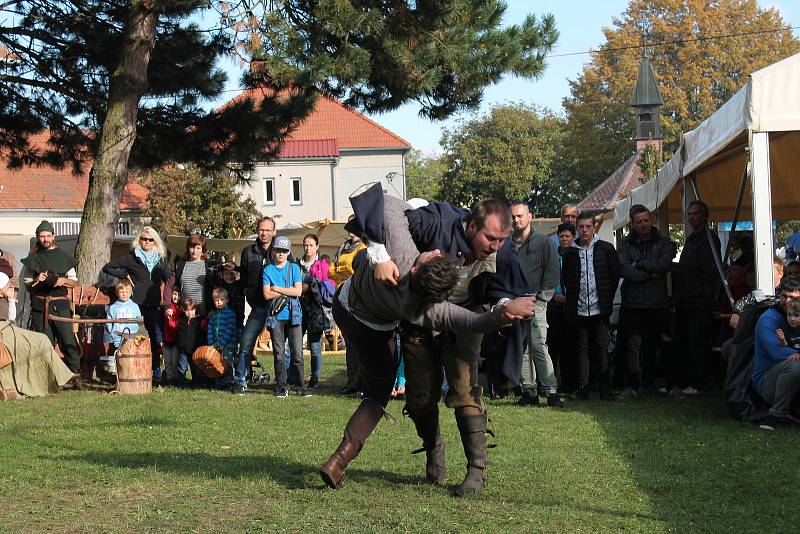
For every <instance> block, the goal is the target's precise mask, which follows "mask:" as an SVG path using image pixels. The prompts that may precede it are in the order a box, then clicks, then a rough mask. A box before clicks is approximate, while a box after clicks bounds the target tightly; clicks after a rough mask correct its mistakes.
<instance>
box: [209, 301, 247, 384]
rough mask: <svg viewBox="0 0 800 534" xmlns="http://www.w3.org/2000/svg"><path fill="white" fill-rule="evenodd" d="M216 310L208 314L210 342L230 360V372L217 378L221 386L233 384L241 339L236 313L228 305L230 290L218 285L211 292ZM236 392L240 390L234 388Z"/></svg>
mask: <svg viewBox="0 0 800 534" xmlns="http://www.w3.org/2000/svg"><path fill="white" fill-rule="evenodd" d="M211 302H212V303H213V305H214V310H213V311H212V312H211V314H210V315H209V316H208V344H209V345H212V346H214V347H219V348H221V349H222V356H223V357H224V358H225V360H226V361H227V362H228V372H227V373H225V375H224V376H221V377H219V378H218V379H217V384H218V385H219V386H220V387H221V388H224V387H229V388H230V387H231V386H233V367H234V365H235V361H234V360H235V354H236V340H237V339H239V328H238V327H237V321H236V313H235V312H234V311H233V310H232V309H231V308H230V307H229V306H228V292H227V291H225V289H223V288H221V287H218V288H216V289H214V290H213V291H212V292H211ZM234 392H235V393H236V392H238V391H237V390H235V389H234Z"/></svg>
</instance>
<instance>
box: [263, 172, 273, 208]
mask: <svg viewBox="0 0 800 534" xmlns="http://www.w3.org/2000/svg"><path fill="white" fill-rule="evenodd" d="M274 204H275V178H264V205H265V206H267V205H269V206H272V205H274Z"/></svg>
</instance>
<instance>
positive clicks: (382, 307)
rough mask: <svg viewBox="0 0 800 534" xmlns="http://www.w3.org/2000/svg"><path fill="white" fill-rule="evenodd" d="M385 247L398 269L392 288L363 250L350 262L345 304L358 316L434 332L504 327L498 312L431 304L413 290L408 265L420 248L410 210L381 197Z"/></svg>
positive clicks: (374, 322) (406, 205) (449, 304)
mask: <svg viewBox="0 0 800 534" xmlns="http://www.w3.org/2000/svg"><path fill="white" fill-rule="evenodd" d="M384 202H385V205H384V221H383V227H384V232H385V240H386V243H385V245H386V249H387V250H388V252H389V254H390V255H391V257H392V259H393V260H394V262H395V263H396V264H397V268H398V270H399V271H400V283H399V284H398V286H397V287H392V286H389V285H386V284H383V283H382V282H379V281H377V280H375V277H374V276H373V270H372V266H371V265H370V263H369V260H368V258H367V254H366V252H363V253H361V254H360V255H359V256H358V257H357V258H356V261H355V262H354V264H353V268H354V269H355V273H354V274H353V276H352V277H351V279H350V288H349V294H348V305H349V307H350V309H351V311H352V313H353V314H354V315H355V316H356V317H357V318H359V319H361V320H363V321H366V322H369V323H372V324H391V323H393V322H396V321H399V320H406V321H409V322H411V323H413V324H415V325H418V326H421V327H424V328H429V329H432V330H437V331H445V330H451V331H457V332H458V331H462V332H473V333H486V332H491V331H493V330H497V329H498V328H500V327H502V326H504V324H505V321H504V320H503V318H502V317H501V316H500V315H499V313H497V312H491V311H489V312H485V313H482V314H478V313H474V312H471V311H469V310H467V309H465V308H462V307H461V306H457V305H455V304H452V303H450V302H439V303H436V304H431V303H427V302H425V301H423V300H422V299H421V298H420V297H419V296H417V295H416V294H414V293H412V291H411V289H410V287H409V284H410V279H411V267H412V266H413V265H414V262H415V261H416V259H417V257H418V256H419V251H418V250H417V246H416V245H415V244H414V240H413V239H412V238H411V233H410V232H409V231H408V221H407V219H406V216H405V211H406V210H409V209H411V208H410V206H409V205H408V204H406V203H405V202H403V201H402V200H400V199H398V198H395V197H392V196H388V195H385V196H384Z"/></svg>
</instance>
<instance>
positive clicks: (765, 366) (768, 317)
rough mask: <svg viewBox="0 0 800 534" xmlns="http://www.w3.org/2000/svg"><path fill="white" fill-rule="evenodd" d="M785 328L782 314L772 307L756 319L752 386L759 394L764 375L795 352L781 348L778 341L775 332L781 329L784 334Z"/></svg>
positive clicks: (762, 385)
mask: <svg viewBox="0 0 800 534" xmlns="http://www.w3.org/2000/svg"><path fill="white" fill-rule="evenodd" d="M787 326H788V323H787V322H786V318H785V317H784V315H783V313H782V312H781V311H780V310H779V309H777V308H774V307H773V308H770V309H768V310H767V311H765V312H764V313H763V314H762V315H761V317H760V318H759V319H758V324H756V341H755V356H754V357H753V386H754V387H755V388H756V391H758V392H759V393H761V390H762V389H763V387H764V375H765V374H767V371H769V370H770V369H772V367H773V366H774V365H775V364H777V363H780V362H782V361H785V360H786V358H788V357H789V356H791V355H792V354H794V353H796V352H797V349H793V348H792V347H783V346H781V344H780V342H779V341H778V335H777V334H776V333H775V331H776V330H777V329H779V328H781V329H783V331H784V333H786V328H787Z"/></svg>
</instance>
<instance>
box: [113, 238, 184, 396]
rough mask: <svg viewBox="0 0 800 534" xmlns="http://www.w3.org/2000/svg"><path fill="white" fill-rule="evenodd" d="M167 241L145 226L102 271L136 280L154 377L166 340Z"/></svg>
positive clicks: (157, 375)
mask: <svg viewBox="0 0 800 534" xmlns="http://www.w3.org/2000/svg"><path fill="white" fill-rule="evenodd" d="M166 255H167V251H166V248H164V243H163V242H162V241H161V237H160V236H159V235H158V232H156V231H155V230H154V229H153V228H152V227H150V226H145V227H143V228H142V229H141V230H140V231H139V235H138V236H137V237H135V238H134V239H133V241H132V242H131V250H130V252H128V254H125V255H124V256H122V257H119V258H117V259H115V260H111V261H110V262H108V263H107V264H105V266H103V272H104V273H106V274H108V275H110V276H114V277H116V278H119V279H123V278H127V279H128V280H130V281H131V284H133V295H132V296H131V300H132V301H133V302H135V303H136V304H138V305H139V309H140V310H141V312H142V316H143V317H144V327H145V328H146V329H147V332H148V333H149V334H150V346H151V349H152V352H153V381H159V380H160V379H161V343H162V342H163V336H162V325H163V317H162V315H161V290H162V284H165V283H166V282H167V279H169V274H170V272H169V264H168V263H167V260H166Z"/></svg>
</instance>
